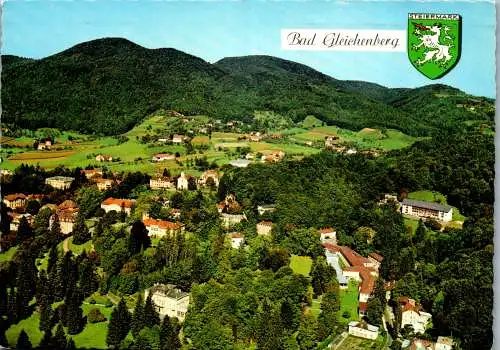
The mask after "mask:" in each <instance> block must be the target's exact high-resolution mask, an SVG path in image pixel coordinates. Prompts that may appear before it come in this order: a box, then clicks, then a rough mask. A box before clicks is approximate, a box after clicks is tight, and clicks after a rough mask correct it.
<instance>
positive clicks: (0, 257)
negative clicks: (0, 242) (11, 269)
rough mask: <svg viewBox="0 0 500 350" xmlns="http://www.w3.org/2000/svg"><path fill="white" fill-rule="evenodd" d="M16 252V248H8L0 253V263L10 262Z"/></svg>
mask: <svg viewBox="0 0 500 350" xmlns="http://www.w3.org/2000/svg"><path fill="white" fill-rule="evenodd" d="M16 251H17V247H10V248H9V250H7V251H5V252H2V253H0V262H2V261H11V260H12V257H13V256H14V254H15V253H16Z"/></svg>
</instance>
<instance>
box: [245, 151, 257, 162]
mask: <svg viewBox="0 0 500 350" xmlns="http://www.w3.org/2000/svg"><path fill="white" fill-rule="evenodd" d="M254 158H255V153H254V152H249V153H247V154H246V156H245V159H247V160H250V159H254Z"/></svg>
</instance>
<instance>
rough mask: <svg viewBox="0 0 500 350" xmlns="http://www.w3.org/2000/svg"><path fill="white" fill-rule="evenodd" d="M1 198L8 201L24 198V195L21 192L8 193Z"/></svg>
mask: <svg viewBox="0 0 500 350" xmlns="http://www.w3.org/2000/svg"><path fill="white" fill-rule="evenodd" d="M3 198H4V199H5V200H8V201H15V200H16V199H26V196H25V195H24V194H22V193H13V194H8V195H6V196H5V197H3Z"/></svg>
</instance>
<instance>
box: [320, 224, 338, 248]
mask: <svg viewBox="0 0 500 350" xmlns="http://www.w3.org/2000/svg"><path fill="white" fill-rule="evenodd" d="M319 235H320V239H321V242H330V243H332V244H337V232H336V231H335V230H334V229H333V228H331V227H326V228H322V229H320V230H319Z"/></svg>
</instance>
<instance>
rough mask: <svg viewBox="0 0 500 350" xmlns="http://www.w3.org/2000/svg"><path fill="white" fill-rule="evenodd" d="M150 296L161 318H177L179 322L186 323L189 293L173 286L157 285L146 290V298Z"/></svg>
mask: <svg viewBox="0 0 500 350" xmlns="http://www.w3.org/2000/svg"><path fill="white" fill-rule="evenodd" d="M149 295H151V300H152V301H153V304H154V305H155V307H156V310H157V311H158V313H159V314H160V316H161V317H165V316H168V317H177V318H178V319H179V321H181V322H182V321H184V319H185V317H186V313H187V311H188V306H189V293H186V292H183V291H181V290H180V289H178V288H176V286H174V285H171V284H159V283H156V284H155V285H154V286H152V287H151V288H149V289H146V291H145V294H144V298H145V299H146V298H147V297H148V296H149Z"/></svg>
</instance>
